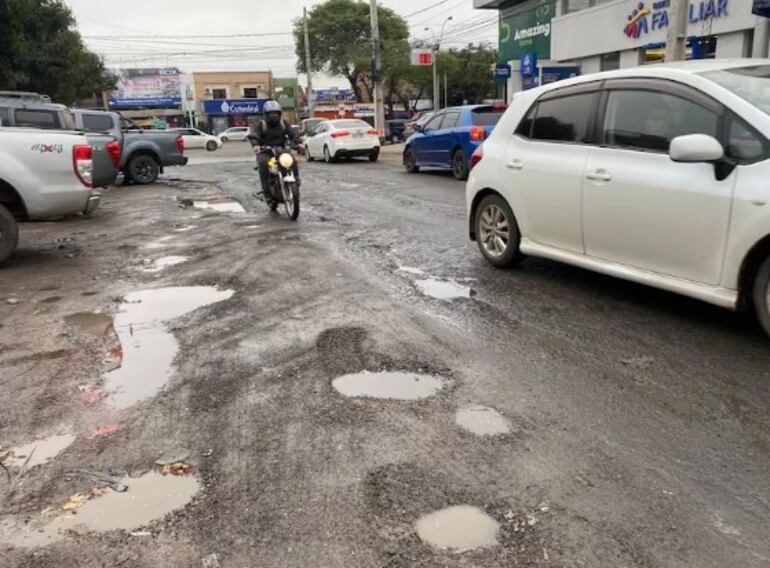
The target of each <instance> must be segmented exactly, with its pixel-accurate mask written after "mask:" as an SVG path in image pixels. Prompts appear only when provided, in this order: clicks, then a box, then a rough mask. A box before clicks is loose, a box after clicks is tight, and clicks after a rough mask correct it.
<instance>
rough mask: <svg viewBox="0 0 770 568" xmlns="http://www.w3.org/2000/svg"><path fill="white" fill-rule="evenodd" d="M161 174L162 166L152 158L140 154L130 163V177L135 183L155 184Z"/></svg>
mask: <svg viewBox="0 0 770 568" xmlns="http://www.w3.org/2000/svg"><path fill="white" fill-rule="evenodd" d="M159 173H160V166H159V165H158V162H156V161H155V159H154V158H153V157H152V156H147V155H144V154H140V155H139V156H134V157H133V158H131V160H130V161H129V162H128V177H129V178H130V179H131V181H133V182H134V183H139V184H149V183H155V180H157V179H158V174H159Z"/></svg>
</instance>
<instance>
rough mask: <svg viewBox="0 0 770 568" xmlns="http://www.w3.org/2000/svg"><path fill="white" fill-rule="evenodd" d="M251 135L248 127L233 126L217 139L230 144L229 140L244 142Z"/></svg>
mask: <svg viewBox="0 0 770 568" xmlns="http://www.w3.org/2000/svg"><path fill="white" fill-rule="evenodd" d="M249 134H251V128H249V127H248V126H233V127H231V128H228V129H227V130H225V131H224V132H223V133H222V134H220V135H219V139H220V140H222V142H230V141H231V140H246V138H248V137H249Z"/></svg>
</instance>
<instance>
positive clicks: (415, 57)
mask: <svg viewBox="0 0 770 568" xmlns="http://www.w3.org/2000/svg"><path fill="white" fill-rule="evenodd" d="M411 60H412V65H417V66H420V67H430V66H431V65H433V52H432V51H431V50H430V49H413V50H412V53H411Z"/></svg>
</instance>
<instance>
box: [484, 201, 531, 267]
mask: <svg viewBox="0 0 770 568" xmlns="http://www.w3.org/2000/svg"><path fill="white" fill-rule="evenodd" d="M474 225H475V230H476V242H477V243H478V245H479V250H481V254H483V255H484V258H486V259H487V260H488V261H489V262H490V263H491V264H493V265H494V266H497V267H500V268H503V267H506V266H510V265H512V264H515V263H517V262H520V261H521V259H522V258H523V256H522V254H521V251H520V250H519V242H520V241H521V235H520V234H519V226H518V225H517V223H516V218H515V217H514V216H513V211H511V208H510V206H509V205H508V202H506V201H505V199H503V198H502V197H501V196H500V195H497V194H493V195H488V196H487V197H485V198H484V199H483V200H482V201H481V203H480V204H479V206H478V207H477V208H476V217H475V219H474Z"/></svg>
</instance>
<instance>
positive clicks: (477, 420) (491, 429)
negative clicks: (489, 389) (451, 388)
mask: <svg viewBox="0 0 770 568" xmlns="http://www.w3.org/2000/svg"><path fill="white" fill-rule="evenodd" d="M455 424H457V425H458V426H459V427H460V428H463V429H464V430H467V431H468V432H471V433H472V434H476V435H477V436H500V435H503V434H510V433H511V423H510V422H509V421H508V420H507V419H506V418H505V416H503V415H502V414H500V413H499V412H498V411H497V410H495V409H494V408H489V407H487V406H479V405H473V406H466V407H465V408H461V409H460V410H458V411H457V414H455Z"/></svg>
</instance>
